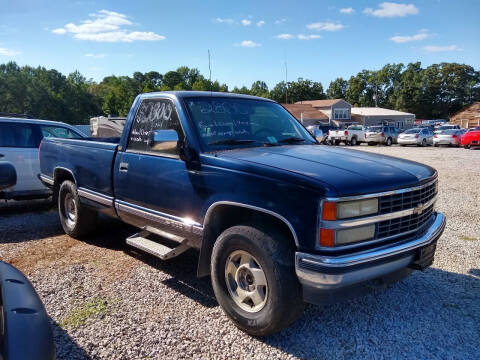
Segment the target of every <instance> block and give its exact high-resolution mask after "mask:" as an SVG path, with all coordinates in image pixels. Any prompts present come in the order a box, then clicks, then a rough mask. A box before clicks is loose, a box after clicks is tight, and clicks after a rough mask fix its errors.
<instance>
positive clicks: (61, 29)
mask: <svg viewBox="0 0 480 360" xmlns="http://www.w3.org/2000/svg"><path fill="white" fill-rule="evenodd" d="M66 32H67V30H65V29H64V28H58V29H53V30H52V33H54V34H60V35H62V34H65V33H66Z"/></svg>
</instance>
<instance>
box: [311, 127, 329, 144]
mask: <svg viewBox="0 0 480 360" xmlns="http://www.w3.org/2000/svg"><path fill="white" fill-rule="evenodd" d="M331 128H332V126H323V125H310V126H307V130H308V131H310V133H311V134H312V135H313V136H314V137H315V139H317V141H318V142H319V143H321V144H325V143H326V141H327V138H328V132H329V131H330V129H331Z"/></svg>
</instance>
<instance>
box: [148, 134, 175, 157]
mask: <svg viewBox="0 0 480 360" xmlns="http://www.w3.org/2000/svg"><path fill="white" fill-rule="evenodd" d="M178 140H179V138H178V133H177V131H176V130H173V129H168V130H153V131H152V132H150V141H149V142H150V144H149V145H150V147H151V149H152V150H157V151H167V152H168V151H171V150H174V149H177V144H178Z"/></svg>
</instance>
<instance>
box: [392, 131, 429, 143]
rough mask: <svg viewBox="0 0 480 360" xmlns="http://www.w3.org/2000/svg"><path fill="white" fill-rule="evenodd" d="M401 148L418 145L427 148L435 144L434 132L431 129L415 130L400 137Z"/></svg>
mask: <svg viewBox="0 0 480 360" xmlns="http://www.w3.org/2000/svg"><path fill="white" fill-rule="evenodd" d="M397 141H398V143H399V144H400V146H407V145H417V146H427V145H431V144H433V131H432V130H430V129H429V128H413V129H408V130H406V131H405V132H403V133H401V134H400V135H398V139H397Z"/></svg>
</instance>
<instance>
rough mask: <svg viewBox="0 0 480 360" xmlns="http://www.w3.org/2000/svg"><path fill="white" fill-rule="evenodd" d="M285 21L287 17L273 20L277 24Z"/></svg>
mask: <svg viewBox="0 0 480 360" xmlns="http://www.w3.org/2000/svg"><path fill="white" fill-rule="evenodd" d="M286 21H287V19H278V20H275V24H277V25H279V24H282V23H284V22H286Z"/></svg>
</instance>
